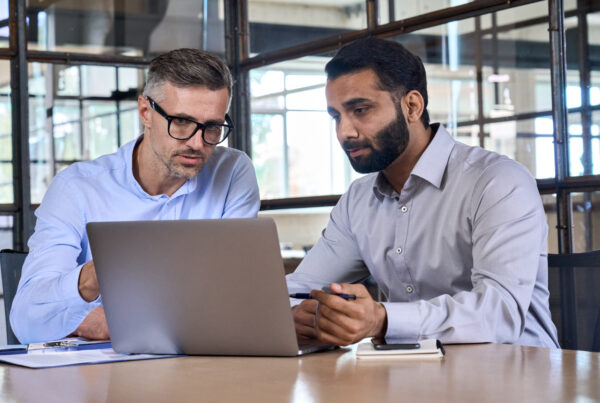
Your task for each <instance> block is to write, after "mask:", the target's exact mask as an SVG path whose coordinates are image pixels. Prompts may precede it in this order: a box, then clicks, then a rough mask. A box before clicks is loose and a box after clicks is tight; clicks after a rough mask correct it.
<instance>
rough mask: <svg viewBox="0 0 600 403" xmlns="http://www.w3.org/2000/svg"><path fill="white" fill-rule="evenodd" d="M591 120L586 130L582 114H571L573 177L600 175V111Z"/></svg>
mask: <svg viewBox="0 0 600 403" xmlns="http://www.w3.org/2000/svg"><path fill="white" fill-rule="evenodd" d="M576 88H579V87H576ZM591 118H592V121H591V124H590V125H589V127H586V128H584V127H583V125H582V123H581V114H580V113H571V114H569V119H568V122H569V126H568V130H569V174H570V175H571V176H581V175H600V111H596V112H593V113H592V114H591ZM584 129H585V130H584Z"/></svg>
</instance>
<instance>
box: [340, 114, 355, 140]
mask: <svg viewBox="0 0 600 403" xmlns="http://www.w3.org/2000/svg"><path fill="white" fill-rule="evenodd" d="M336 131H337V136H338V140H339V141H340V142H341V143H343V142H344V141H345V140H348V139H354V138H357V137H358V130H356V126H355V125H354V124H353V123H352V121H351V120H350V119H343V118H342V117H340V118H339V120H338V122H337V127H336Z"/></svg>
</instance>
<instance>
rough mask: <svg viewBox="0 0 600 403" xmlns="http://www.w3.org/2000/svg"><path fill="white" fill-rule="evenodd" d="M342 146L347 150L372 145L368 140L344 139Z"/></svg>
mask: <svg viewBox="0 0 600 403" xmlns="http://www.w3.org/2000/svg"><path fill="white" fill-rule="evenodd" d="M342 148H343V149H344V151H346V152H349V151H350V150H354V149H357V148H373V146H372V145H371V142H370V141H368V140H344V142H343V143H342Z"/></svg>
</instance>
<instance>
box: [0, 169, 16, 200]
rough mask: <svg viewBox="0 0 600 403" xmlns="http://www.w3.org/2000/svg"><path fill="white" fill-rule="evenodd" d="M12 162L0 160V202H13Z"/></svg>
mask: <svg viewBox="0 0 600 403" xmlns="http://www.w3.org/2000/svg"><path fill="white" fill-rule="evenodd" d="M12 174H13V171H12V163H11V162H0V204H3V203H6V204H10V203H12V202H13V200H14V199H13V196H14V194H13V186H12V178H13V176H12Z"/></svg>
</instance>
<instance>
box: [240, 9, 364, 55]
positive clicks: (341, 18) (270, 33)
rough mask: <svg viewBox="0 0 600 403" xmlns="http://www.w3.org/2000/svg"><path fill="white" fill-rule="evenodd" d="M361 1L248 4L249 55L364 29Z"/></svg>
mask: <svg viewBox="0 0 600 403" xmlns="http://www.w3.org/2000/svg"><path fill="white" fill-rule="evenodd" d="M365 4H366V3H365V1H364V0H320V1H314V0H306V1H280V0H249V1H248V20H249V23H250V52H251V53H252V54H256V53H262V52H267V51H273V50H277V49H282V48H287V47H290V46H294V45H299V44H301V43H306V42H310V41H315V40H318V39H322V38H325V37H328V36H332V35H337V34H341V33H344V32H348V31H350V30H356V29H363V28H366V26H367V18H366V7H365Z"/></svg>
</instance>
